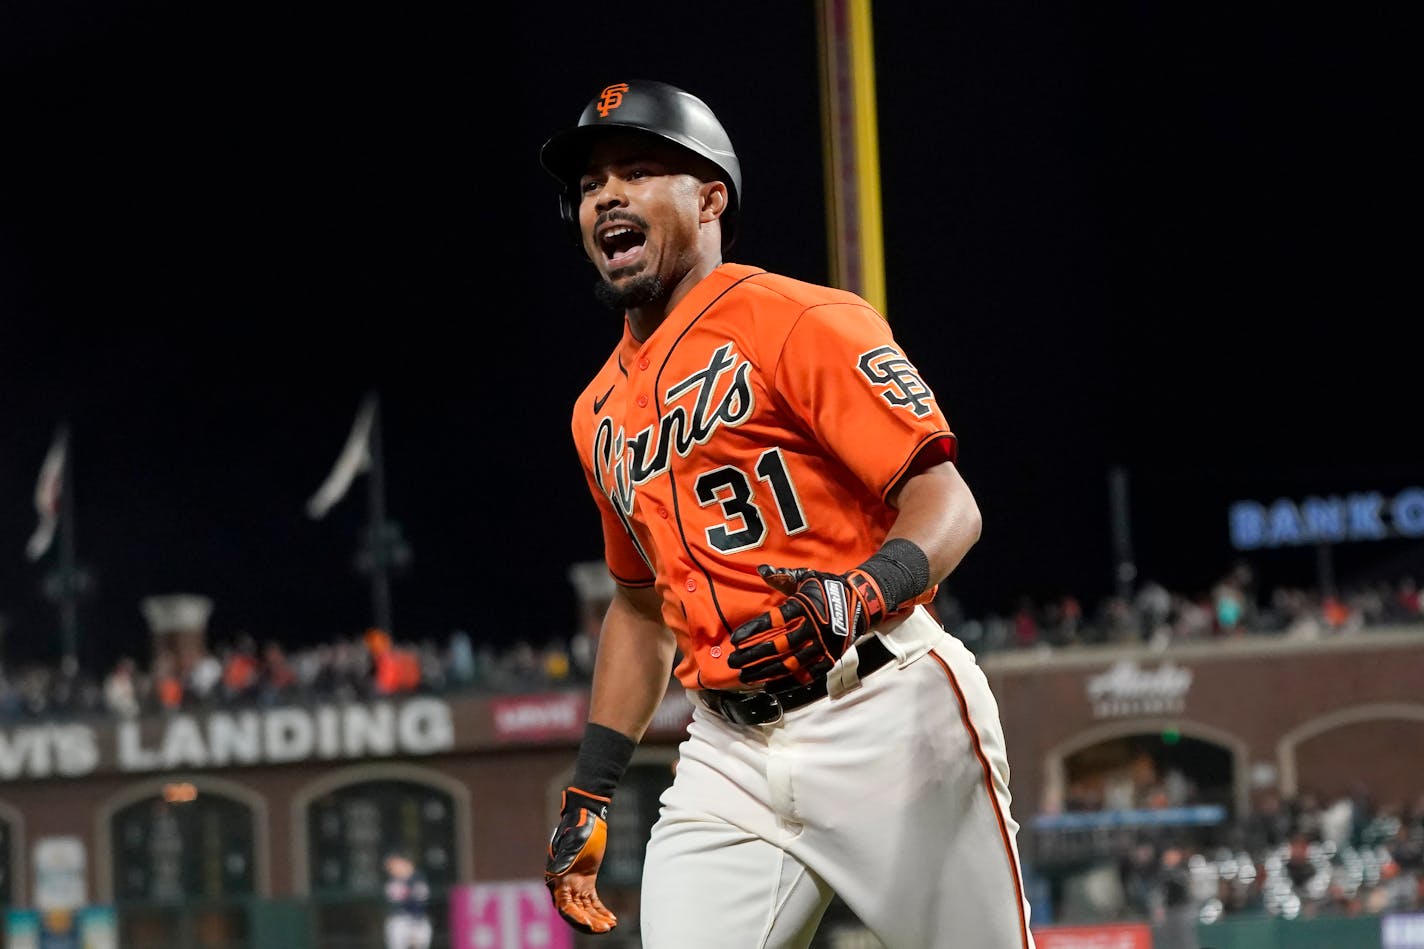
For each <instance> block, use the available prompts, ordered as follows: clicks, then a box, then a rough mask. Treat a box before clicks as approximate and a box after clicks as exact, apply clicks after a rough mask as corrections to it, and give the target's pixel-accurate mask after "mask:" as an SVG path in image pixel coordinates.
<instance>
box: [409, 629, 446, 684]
mask: <svg viewBox="0 0 1424 949" xmlns="http://www.w3.org/2000/svg"><path fill="white" fill-rule="evenodd" d="M416 656H417V660H418V662H419V664H420V681H419V683H418V684H419V687H420V689H421V691H423V692H443V691H445V688H446V685H447V681H446V680H447V678H448V672H447V671H446V670H447V663H446V658H445V654H444V653H443V652H442V651H441V650H440V648H439V647H438V646H436V645H435V641H434V640H431V639H422V640H421V641H420V646H419V647H418V648H417V649H416Z"/></svg>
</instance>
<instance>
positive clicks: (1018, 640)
mask: <svg viewBox="0 0 1424 949" xmlns="http://www.w3.org/2000/svg"><path fill="white" fill-rule="evenodd" d="M1013 622H1014V645H1015V646H1017V647H1018V648H1020V649H1028V648H1031V647H1033V646H1037V645H1038V644H1039V629H1038V617H1037V616H1036V615H1035V614H1034V609H1033V600H1032V599H1030V598H1029V597H1026V596H1024V597H1020V598H1019V602H1018V606H1017V607H1016V608H1015V609H1014V620H1013Z"/></svg>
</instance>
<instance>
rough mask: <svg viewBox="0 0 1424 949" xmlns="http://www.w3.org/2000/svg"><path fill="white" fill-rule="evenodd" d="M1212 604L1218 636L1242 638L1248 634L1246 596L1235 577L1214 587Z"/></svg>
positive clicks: (1225, 579)
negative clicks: (1241, 636)
mask: <svg viewBox="0 0 1424 949" xmlns="http://www.w3.org/2000/svg"><path fill="white" fill-rule="evenodd" d="M1211 602H1212V610H1213V616H1214V619H1215V622H1216V626H1215V630H1214V631H1215V633H1216V634H1217V635H1218V636H1240V635H1243V634H1244V633H1245V632H1246V594H1245V593H1244V592H1243V591H1242V590H1241V588H1240V586H1238V585H1237V583H1236V580H1235V578H1234V577H1231V576H1227V577H1225V578H1223V579H1222V580H1220V581H1219V582H1218V583H1217V584H1216V586H1214V587H1212V591H1211Z"/></svg>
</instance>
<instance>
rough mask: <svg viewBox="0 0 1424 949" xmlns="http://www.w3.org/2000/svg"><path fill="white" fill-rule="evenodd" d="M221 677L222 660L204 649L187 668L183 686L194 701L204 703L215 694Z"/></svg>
mask: <svg viewBox="0 0 1424 949" xmlns="http://www.w3.org/2000/svg"><path fill="white" fill-rule="evenodd" d="M222 678H223V667H222V661H221V660H219V659H218V657H217V656H215V655H213V654H212V653H210V652H206V651H205V652H204V653H203V654H202V655H201V656H199V657H198V658H197V660H195V661H194V663H193V665H192V666H190V667H189V668H188V674H187V676H186V678H185V681H184V687H185V688H186V689H187V691H188V694H189V695H190V696H192V698H193V700H194V701H195V702H197V703H199V704H204V703H206V702H208V701H209V700H210V699H212V698H214V697H215V696H216V695H217V692H218V689H219V687H220V686H221V685H222Z"/></svg>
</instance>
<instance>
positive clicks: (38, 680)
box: [0, 564, 1424, 723]
mask: <svg viewBox="0 0 1424 949" xmlns="http://www.w3.org/2000/svg"><path fill="white" fill-rule="evenodd" d="M932 608H933V609H934V610H935V612H936V614H937V615H938V617H939V619H940V621H941V622H942V623H943V624H944V626H945V627H946V628H947V629H949V630H950V631H951V632H953V633H954V634H955V635H957V636H958V637H959V638H960V640H961V641H963V642H964V643H965V645H966V646H968V647H969V648H970V649H971V650H973V651H974V652H975V653H977V654H979V655H984V654H987V653H992V652H998V651H1003V650H1010V649H1050V650H1051V649H1069V648H1073V647H1077V646H1090V645H1095V644H1096V645H1102V644H1122V645H1126V644H1147V645H1149V646H1151V647H1153V648H1166V647H1168V646H1170V645H1172V644H1175V643H1188V642H1208V641H1213V640H1221V639H1227V638H1233V637H1240V636H1251V635H1278V636H1288V637H1292V638H1298V639H1315V638H1321V637H1326V636H1337V635H1344V634H1349V633H1351V632H1354V631H1357V630H1361V629H1366V628H1370V627H1377V626H1383V625H1406V626H1407V625H1416V624H1418V625H1424V595H1421V590H1420V586H1419V583H1418V581H1417V580H1416V579H1415V578H1413V577H1410V576H1406V577H1404V578H1402V579H1400V580H1399V581H1398V582H1396V583H1384V582H1378V583H1373V584H1367V585H1356V586H1352V587H1344V588H1342V589H1341V590H1340V591H1339V592H1338V593H1322V592H1321V591H1320V590H1317V589H1306V588H1299V587H1279V588H1276V589H1273V590H1271V591H1269V592H1266V593H1263V592H1262V591H1260V590H1258V589H1257V584H1256V582H1255V578H1254V576H1253V574H1252V571H1251V570H1250V568H1249V566H1246V565H1245V564H1238V565H1237V566H1235V567H1234V568H1233V569H1231V570H1230V571H1228V572H1227V573H1226V574H1224V575H1223V576H1222V577H1221V578H1220V580H1219V581H1218V582H1217V583H1215V584H1213V585H1212V587H1211V588H1210V589H1209V590H1205V591H1203V592H1201V593H1199V594H1197V595H1188V594H1184V593H1180V592H1174V591H1171V590H1169V589H1167V588H1166V587H1165V586H1163V585H1161V584H1160V583H1157V582H1155V581H1147V582H1144V583H1142V584H1141V585H1139V587H1138V588H1137V590H1136V591H1135V593H1134V594H1133V595H1132V596H1131V597H1124V596H1109V597H1106V598H1104V599H1103V600H1102V601H1101V602H1100V603H1098V604H1097V605H1096V607H1095V608H1094V609H1092V610H1084V609H1083V607H1082V604H1081V603H1080V601H1079V600H1078V599H1077V598H1075V597H1073V596H1062V597H1056V598H1050V599H1043V600H1038V601H1035V600H1033V599H1031V598H1029V597H1023V598H1022V599H1021V600H1020V601H1019V603H1018V604H1017V605H1016V607H1015V608H1014V609H1013V610H1012V611H1011V612H1007V613H994V614H990V615H987V616H976V617H971V616H966V615H965V613H964V611H963V610H962V609H961V607H960V605H959V601H958V600H957V598H956V597H955V596H954V595H953V594H952V593H950V592H948V590H947V589H942V590H941V592H940V595H939V596H938V597H937V599H936V600H935V602H934V603H933V604H932ZM589 625H590V626H593V625H594V624H589ZM595 636H596V628H580V629H576V630H575V631H574V632H573V633H572V634H571V635H568V636H556V637H551V638H549V639H547V640H546V641H544V642H543V643H536V642H535V641H533V640H529V639H520V640H517V641H515V642H514V643H513V644H500V645H496V644H491V643H485V642H477V641H476V638H475V637H474V636H472V635H471V634H470V633H469V632H466V631H464V630H455V631H454V632H452V633H450V634H449V636H448V637H446V639H445V641H444V642H441V641H439V640H438V639H436V638H432V637H427V638H423V639H419V640H408V641H399V642H395V641H392V640H391V637H390V636H388V635H387V634H385V633H383V632H381V631H379V630H367V631H365V632H363V633H362V634H361V635H359V636H353V637H350V638H348V639H339V640H337V641H334V642H329V643H322V644H319V645H315V646H311V647H307V648H301V649H289V648H288V647H287V646H285V645H283V644H282V643H281V642H278V641H276V640H267V641H265V642H261V643H259V642H258V640H257V638H256V637H255V636H253V635H252V634H250V633H246V632H242V633H238V634H237V635H236V636H235V637H234V638H233V641H231V642H218V643H215V644H213V645H212V646H211V648H209V649H207V650H206V651H205V652H204V653H203V654H202V655H201V656H199V657H198V658H197V659H196V661H193V662H191V663H188V664H187V667H186V668H184V669H181V670H180V669H178V668H176V666H175V659H174V658H173V657H172V656H171V655H169V654H167V653H158V654H156V655H155V656H153V657H152V658H151V659H150V660H149V661H146V662H145V661H140V659H139V657H137V656H125V657H123V658H121V659H120V660H119V661H118V662H117V663H116V664H115V665H114V667H113V668H112V669H110V670H108V671H107V672H104V673H103V674H102V675H96V674H93V673H91V672H88V671H86V670H83V669H81V668H80V667H79V666H78V664H77V663H75V662H74V661H73V660H66V661H64V662H61V663H60V664H59V665H58V666H53V665H45V664H29V665H26V666H23V667H20V668H17V669H13V670H12V669H10V668H8V666H7V665H6V664H5V663H4V662H3V660H0V723H4V722H7V721H17V720H18V721H23V720H26V719H30V720H33V719H37V718H45V719H53V718H56V717H65V716H70V715H102V714H115V715H120V716H132V715H138V714H145V713H151V712H162V711H176V710H180V709H199V708H205V707H215V706H232V705H242V704H276V703H282V702H305V701H342V700H346V699H356V698H372V697H376V696H381V695H391V694H397V693H402V692H427V693H442V692H448V691H458V690H465V689H483V690H492V691H529V690H534V689H548V688H558V687H561V686H564V685H569V684H583V683H587V682H588V681H589V678H590V676H591V675H592V671H593V658H594V651H595V649H596V645H595Z"/></svg>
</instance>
